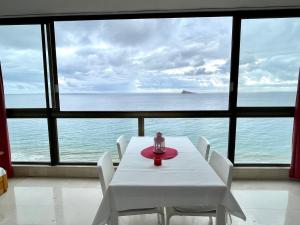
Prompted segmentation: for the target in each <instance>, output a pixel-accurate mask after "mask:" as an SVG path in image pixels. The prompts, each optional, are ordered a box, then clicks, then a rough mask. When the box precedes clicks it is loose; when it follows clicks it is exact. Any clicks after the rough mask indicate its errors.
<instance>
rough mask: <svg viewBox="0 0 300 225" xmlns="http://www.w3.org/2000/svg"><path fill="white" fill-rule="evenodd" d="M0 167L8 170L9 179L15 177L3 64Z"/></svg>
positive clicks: (0, 90) (0, 97) (0, 102)
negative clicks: (8, 126)
mask: <svg viewBox="0 0 300 225" xmlns="http://www.w3.org/2000/svg"><path fill="white" fill-rule="evenodd" d="M0 167H2V168H4V169H5V170H6V173H7V176H8V177H11V176H12V175H13V168H12V164H11V155H10V145H9V137H8V129H7V119H6V108H5V99H4V86H3V77H2V70H1V64H0Z"/></svg>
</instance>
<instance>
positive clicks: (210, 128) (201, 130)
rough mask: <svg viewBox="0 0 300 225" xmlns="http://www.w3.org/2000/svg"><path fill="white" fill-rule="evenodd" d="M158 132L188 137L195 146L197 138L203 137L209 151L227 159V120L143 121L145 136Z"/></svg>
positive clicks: (177, 119)
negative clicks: (209, 146) (208, 143)
mask: <svg viewBox="0 0 300 225" xmlns="http://www.w3.org/2000/svg"><path fill="white" fill-rule="evenodd" d="M158 131H160V132H162V133H163V135H164V136H188V137H189V138H190V140H191V141H192V142H193V143H194V144H195V145H196V144H197V139H198V137H199V136H204V137H205V138H206V139H207V140H208V141H209V142H210V144H211V150H215V151H218V152H219V153H221V154H222V155H224V156H225V157H227V145H228V119H221V118H220V119H218V118H204V119H198V118H197V119H196V118H195V119H194V118H193V119H192V118H176V119H169V118H167V119H145V135H146V136H155V134H156V133H157V132H158Z"/></svg>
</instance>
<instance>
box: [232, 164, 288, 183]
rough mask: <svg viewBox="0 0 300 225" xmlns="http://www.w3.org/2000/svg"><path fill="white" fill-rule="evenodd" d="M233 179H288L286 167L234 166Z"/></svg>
mask: <svg viewBox="0 0 300 225" xmlns="http://www.w3.org/2000/svg"><path fill="white" fill-rule="evenodd" d="M233 179H235V180H242V179H246V180H250V179H251V180H288V179H289V168H288V167H235V168H234V170H233Z"/></svg>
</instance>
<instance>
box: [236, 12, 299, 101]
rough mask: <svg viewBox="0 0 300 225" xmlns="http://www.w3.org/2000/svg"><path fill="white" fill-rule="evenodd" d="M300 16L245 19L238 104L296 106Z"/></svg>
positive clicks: (243, 23)
mask: <svg viewBox="0 0 300 225" xmlns="http://www.w3.org/2000/svg"><path fill="white" fill-rule="evenodd" d="M299 36H300V19H299V18H284V19H247V20H242V34H241V51H240V67H239V73H240V75H239V96H238V105H239V106H293V105H295V92H296V87H297V80H298V74H299V65H300V64H299V62H300V39H299Z"/></svg>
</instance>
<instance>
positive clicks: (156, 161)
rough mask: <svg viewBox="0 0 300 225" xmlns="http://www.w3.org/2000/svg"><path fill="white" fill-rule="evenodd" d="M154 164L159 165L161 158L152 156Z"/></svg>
mask: <svg viewBox="0 0 300 225" xmlns="http://www.w3.org/2000/svg"><path fill="white" fill-rule="evenodd" d="M154 165H155V166H161V158H160V157H158V156H155V157H154Z"/></svg>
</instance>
